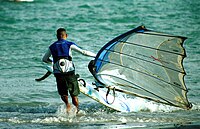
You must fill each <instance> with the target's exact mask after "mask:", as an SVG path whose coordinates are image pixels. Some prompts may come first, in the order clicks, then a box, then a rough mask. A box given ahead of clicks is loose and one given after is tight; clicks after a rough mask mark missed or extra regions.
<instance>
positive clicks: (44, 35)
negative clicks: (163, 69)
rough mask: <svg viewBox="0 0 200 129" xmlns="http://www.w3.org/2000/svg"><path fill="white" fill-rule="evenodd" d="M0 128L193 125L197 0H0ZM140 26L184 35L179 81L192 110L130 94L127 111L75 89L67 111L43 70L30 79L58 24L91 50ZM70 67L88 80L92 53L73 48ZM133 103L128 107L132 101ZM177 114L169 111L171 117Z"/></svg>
mask: <svg viewBox="0 0 200 129" xmlns="http://www.w3.org/2000/svg"><path fill="white" fill-rule="evenodd" d="M0 3H1V4H0V34H1V37H0V43H1V46H0V61H1V63H0V73H1V74H0V93H1V95H0V96H1V97H0V128H45V129H46V128H150V127H151V128H165V127H166V128H167V127H168V128H170V127H174V126H176V127H180V126H181V125H186V126H187V127H189V126H190V127H191V128H192V127H193V128H195V127H196V126H199V124H200V113H199V110H200V99H199V95H200V88H199V85H200V78H199V75H200V74H199V72H200V68H199V67H198V66H199V65H200V60H199V56H200V48H199V47H198V46H199V45H200V43H199V41H200V38H199V35H200V21H199V19H200V15H199V10H200V6H199V5H200V2H199V1H196V0H183V1H178V0H171V1H167V0H154V1H145V0H134V1H131V0H126V1H119V0H116V1H106V0H101V1H91V0H86V1H84V2H82V1H80V0H77V1H73V0H48V1H43V0H34V1H32V2H14V1H11V0H10V1H9V0H0ZM139 25H145V26H146V27H147V28H149V29H153V30H157V31H161V32H166V33H171V34H175V35H181V36H186V37H188V39H187V40H186V42H185V44H184V47H185V48H186V52H187V58H185V59H184V67H185V70H186V73H187V75H186V76H185V83H186V85H187V87H188V88H189V89H190V91H189V93H188V98H189V100H190V101H191V102H192V103H193V108H192V109H191V110H182V109H179V108H174V107H169V106H165V105H159V104H155V103H152V102H147V101H145V100H142V99H138V98H135V99H130V100H129V102H130V103H134V104H135V105H137V107H139V108H137V109H133V110H134V112H131V113H121V112H116V111H113V110H111V109H108V108H106V107H104V106H102V105H100V104H98V103H96V102H95V101H93V100H91V99H89V98H88V97H86V96H84V95H82V94H81V95H80V96H79V100H80V109H81V112H80V114H79V115H77V116H74V115H73V114H71V115H70V116H69V115H67V114H66V113H65V107H64V105H63V103H62V101H61V100H60V98H59V95H58V94H57V90H56V84H55V79H54V77H53V76H50V77H49V78H48V79H46V80H44V81H42V82H39V83H38V82H35V80H34V79H35V78H38V77H41V76H42V75H43V74H44V73H45V72H46V71H45V70H44V69H42V63H41V58H42V56H43V54H44V52H45V51H46V50H47V47H48V46H49V45H50V44H51V43H52V42H53V41H55V39H56V36H55V31H56V29H57V28H58V27H65V28H67V30H68V34H69V37H68V38H69V40H72V41H74V42H76V43H77V44H78V45H80V46H81V47H82V48H84V49H87V50H91V51H93V52H95V53H97V52H98V50H99V49H100V48H101V47H102V46H103V45H104V44H105V43H107V42H108V41H110V40H111V39H113V38H114V37H115V36H118V35H119V34H121V33H124V32H126V31H128V30H130V29H132V28H135V27H137V26H139ZM73 55H74V60H75V65H76V71H77V73H79V74H80V75H81V77H82V78H84V79H85V80H86V81H88V82H91V81H93V78H92V75H91V74H89V71H88V70H87V64H88V62H89V61H90V60H91V58H89V57H84V56H82V55H79V54H78V53H73ZM133 108H135V106H133ZM175 116H176V117H175Z"/></svg>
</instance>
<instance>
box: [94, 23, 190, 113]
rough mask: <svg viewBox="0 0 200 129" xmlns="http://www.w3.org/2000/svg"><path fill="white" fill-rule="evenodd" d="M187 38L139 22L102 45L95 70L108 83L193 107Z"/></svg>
mask: <svg viewBox="0 0 200 129" xmlns="http://www.w3.org/2000/svg"><path fill="white" fill-rule="evenodd" d="M185 39H186V37H182V36H174V35H169V34H165V33H161V32H156V31H153V30H148V29H146V28H145V27H144V26H139V27H137V28H135V29H133V30H130V31H128V32H126V33H124V34H122V35H120V36H118V37H116V38H114V39H113V40H111V41H110V42H108V43H107V44H106V45H105V46H103V47H102V48H101V49H100V51H99V52H98V53H97V56H96V58H95V60H94V66H93V68H92V70H93V71H92V74H93V76H94V77H95V79H97V80H98V82H100V83H101V84H103V85H104V86H105V87H107V86H112V87H115V88H116V89H118V90H119V91H122V92H125V93H127V94H130V95H133V96H138V97H142V98H145V99H148V100H152V101H156V102H159V103H163V104H168V105H172V106H176V107H180V108H186V109H189V108H191V104H190V103H189V101H188V99H187V92H188V90H187V87H186V86H185V82H184V76H185V75H186V73H185V70H184V67H183V59H184V58H185V57H186V53H185V49H184V47H183V42H184V41H185Z"/></svg>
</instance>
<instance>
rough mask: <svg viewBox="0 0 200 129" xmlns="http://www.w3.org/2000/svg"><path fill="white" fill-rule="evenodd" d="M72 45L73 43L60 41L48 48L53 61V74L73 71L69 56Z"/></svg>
mask: <svg viewBox="0 0 200 129" xmlns="http://www.w3.org/2000/svg"><path fill="white" fill-rule="evenodd" d="M72 44H75V43H73V42H68V41H66V40H64V39H61V40H59V41H57V42H55V43H53V44H52V45H51V46H50V47H49V48H50V50H51V54H52V56H53V61H54V64H53V72H54V73H61V74H67V73H69V72H72V71H74V70H75V67H74V64H73V62H72V57H71V56H70V54H69V52H70V46H71V45H72Z"/></svg>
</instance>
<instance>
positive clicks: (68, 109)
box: [67, 104, 71, 113]
mask: <svg viewBox="0 0 200 129" xmlns="http://www.w3.org/2000/svg"><path fill="white" fill-rule="evenodd" d="M70 109H71V106H70V104H68V105H67V113H69V112H70Z"/></svg>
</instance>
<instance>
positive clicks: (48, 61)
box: [42, 49, 52, 64]
mask: <svg viewBox="0 0 200 129" xmlns="http://www.w3.org/2000/svg"><path fill="white" fill-rule="evenodd" d="M50 56H51V51H50V49H48V50H47V52H46V53H45V55H44V56H43V58H42V61H43V62H45V63H49V64H50V63H52V60H51V59H49V57H50Z"/></svg>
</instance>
